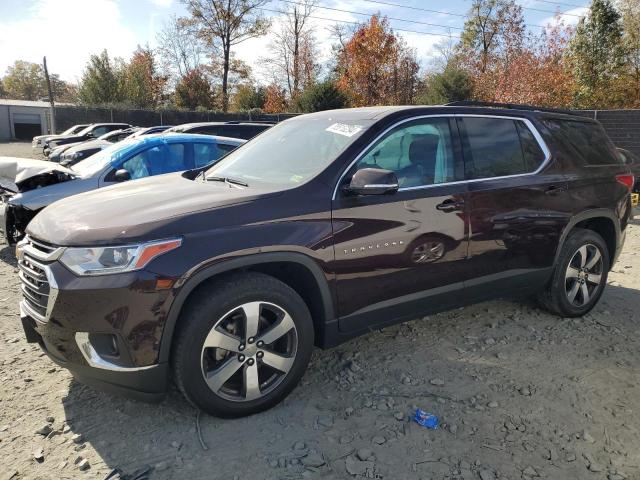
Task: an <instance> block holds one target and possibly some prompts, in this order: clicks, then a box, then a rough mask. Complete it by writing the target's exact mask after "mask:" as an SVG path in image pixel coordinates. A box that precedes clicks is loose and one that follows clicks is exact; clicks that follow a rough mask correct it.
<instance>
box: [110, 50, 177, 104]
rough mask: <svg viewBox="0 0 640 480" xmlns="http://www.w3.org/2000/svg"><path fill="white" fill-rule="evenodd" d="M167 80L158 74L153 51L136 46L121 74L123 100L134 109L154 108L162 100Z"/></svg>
mask: <svg viewBox="0 0 640 480" xmlns="http://www.w3.org/2000/svg"><path fill="white" fill-rule="evenodd" d="M166 82H167V78H166V77H165V76H163V75H160V74H159V73H158V69H157V67H156V60H155V57H154V54H153V51H152V50H151V49H150V48H149V47H148V46H147V47H146V48H142V47H140V46H138V48H137V49H136V51H135V52H134V53H133V56H132V57H131V60H130V61H129V63H128V64H126V65H125V67H124V71H123V72H122V90H121V96H122V98H123V100H124V101H125V102H126V103H127V104H129V105H131V106H132V107H135V108H156V107H158V106H159V105H160V104H161V102H162V100H163V94H164V88H165V85H166Z"/></svg>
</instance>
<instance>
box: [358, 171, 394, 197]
mask: <svg viewBox="0 0 640 480" xmlns="http://www.w3.org/2000/svg"><path fill="white" fill-rule="evenodd" d="M346 190H347V191H348V192H351V193H354V194H356V195H384V194H387V193H395V192H397V191H398V178H397V177H396V174H395V173H393V172H392V171H390V170H383V169H381V168H363V169H362V170H358V171H357V172H356V173H355V174H354V175H353V178H352V179H351V183H349V185H348V186H347V187H346Z"/></svg>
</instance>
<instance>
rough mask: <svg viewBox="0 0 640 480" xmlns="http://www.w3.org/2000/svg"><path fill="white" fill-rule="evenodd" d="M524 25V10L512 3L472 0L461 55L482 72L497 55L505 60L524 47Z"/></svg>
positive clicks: (506, 0) (470, 65) (460, 45)
mask: <svg viewBox="0 0 640 480" xmlns="http://www.w3.org/2000/svg"><path fill="white" fill-rule="evenodd" d="M524 37H525V24H524V17H523V15H522V7H520V6H518V5H517V4H516V3H515V1H513V0H473V2H472V5H471V8H470V9H469V13H468V20H467V21H466V22H465V24H464V28H463V31H462V34H461V36H460V44H459V47H460V53H461V54H462V55H463V56H464V57H465V60H466V62H467V64H468V66H469V67H470V68H473V69H475V70H477V71H479V72H480V73H484V72H486V71H487V70H488V69H490V68H491V60H492V59H493V58H495V57H496V56H500V57H502V58H505V57H506V56H508V55H509V54H512V53H514V52H516V51H517V50H518V48H519V47H521V46H522V43H523V41H524Z"/></svg>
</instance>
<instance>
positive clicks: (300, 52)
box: [262, 0, 319, 100]
mask: <svg viewBox="0 0 640 480" xmlns="http://www.w3.org/2000/svg"><path fill="white" fill-rule="evenodd" d="M314 6H315V0H304V1H303V2H302V3H294V4H291V5H289V6H288V8H287V10H286V11H285V13H284V16H283V17H282V19H281V20H282V23H281V26H280V29H279V30H278V31H277V32H276V33H275V34H274V39H273V41H272V42H271V43H270V44H269V52H270V56H269V57H267V58H264V59H262V63H263V64H264V65H265V67H266V68H267V69H268V71H269V72H270V74H271V76H272V77H273V80H274V82H276V83H279V84H282V85H285V86H286V88H287V92H288V94H289V98H290V99H292V100H295V98H296V97H297V96H298V95H299V94H300V92H301V91H302V90H304V89H305V88H307V87H308V86H310V85H311V84H313V83H314V82H315V78H316V76H317V74H318V70H319V64H318V62H317V61H316V59H317V58H318V52H317V49H316V47H315V43H316V40H315V38H314V36H313V31H312V30H311V28H310V26H309V16H310V15H311V14H312V13H313V8H314Z"/></svg>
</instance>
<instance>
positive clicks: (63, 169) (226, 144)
mask: <svg viewBox="0 0 640 480" xmlns="http://www.w3.org/2000/svg"><path fill="white" fill-rule="evenodd" d="M95 142H99V140H96V141H95ZM107 142H108V141H107ZM244 142H245V140H241V139H234V138H225V137H215V136H210V135H188V134H172V135H158V134H152V135H141V136H131V137H129V138H127V139H125V140H122V141H120V142H118V143H115V144H110V143H109V146H107V147H106V148H104V149H101V148H102V145H98V146H94V145H90V144H93V143H94V142H86V143H83V144H82V145H85V146H84V147H83V148H84V149H88V150H89V151H91V150H95V151H96V153H94V154H93V155H91V156H89V157H88V158H86V159H84V160H78V161H76V159H75V158H71V159H69V161H67V162H62V163H61V164H56V163H53V162H45V161H41V160H28V159H19V158H6V157H5V158H0V195H1V197H0V198H2V201H0V231H2V233H3V235H4V237H5V239H6V240H7V242H8V243H9V244H14V243H16V242H17V241H19V240H20V239H21V238H22V237H23V236H24V232H25V229H26V227H27V225H28V224H29V222H30V221H31V219H32V218H33V217H34V216H35V215H36V214H37V213H38V212H39V211H40V210H42V209H43V208H44V207H46V206H47V205H50V204H51V203H53V202H55V201H57V200H60V199H61V198H65V197H68V196H71V195H76V194H78V193H81V192H86V191H89V190H94V189H96V188H101V187H105V186H109V185H113V184H115V183H118V182H124V181H127V180H136V179H139V178H145V177H149V176H153V175H161V174H165V173H170V172H177V171H184V170H192V169H194V168H200V167H203V166H205V165H209V164H211V163H212V162H215V161H217V160H219V159H220V158H221V157H222V156H224V155H226V154H227V153H229V152H230V151H232V150H233V149H235V148H237V147H238V146H239V145H241V144H243V143H244ZM87 143H88V144H89V145H87ZM76 148H80V146H79V147H76ZM82 151H83V150H79V152H78V153H82ZM71 153H72V154H75V153H76V152H71ZM64 163H66V165H65V164H64Z"/></svg>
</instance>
